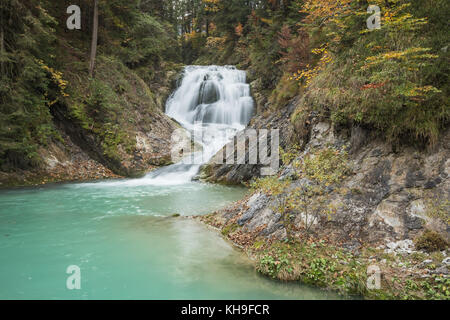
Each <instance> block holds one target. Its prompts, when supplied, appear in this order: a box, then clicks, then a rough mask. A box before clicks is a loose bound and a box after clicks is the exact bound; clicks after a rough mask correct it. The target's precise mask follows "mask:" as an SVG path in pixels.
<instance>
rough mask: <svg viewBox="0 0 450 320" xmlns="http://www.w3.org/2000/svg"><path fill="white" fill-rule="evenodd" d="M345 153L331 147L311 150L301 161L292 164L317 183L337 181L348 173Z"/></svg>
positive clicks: (326, 184)
mask: <svg viewBox="0 0 450 320" xmlns="http://www.w3.org/2000/svg"><path fill="white" fill-rule="evenodd" d="M347 157H348V156H347V153H346V152H344V151H339V150H335V149H333V148H324V149H320V150H311V151H310V152H309V153H308V155H306V157H305V158H304V159H303V161H300V162H297V163H295V164H294V166H295V168H296V169H297V170H298V172H300V173H302V174H304V175H306V176H307V177H308V178H309V179H311V180H313V181H316V182H317V183H320V184H323V185H324V186H329V185H331V184H336V183H339V182H340V181H341V180H342V179H343V178H345V175H346V174H348V173H349V167H348V164H347Z"/></svg>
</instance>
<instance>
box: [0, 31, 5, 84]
mask: <svg viewBox="0 0 450 320" xmlns="http://www.w3.org/2000/svg"><path fill="white" fill-rule="evenodd" d="M4 55H5V33H4V31H3V26H1V27H0V56H1V61H0V71H1V73H2V75H4V74H5V70H4V64H3V59H4Z"/></svg>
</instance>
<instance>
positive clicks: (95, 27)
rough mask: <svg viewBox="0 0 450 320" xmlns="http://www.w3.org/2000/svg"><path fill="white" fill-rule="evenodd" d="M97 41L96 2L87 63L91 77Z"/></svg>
mask: <svg viewBox="0 0 450 320" xmlns="http://www.w3.org/2000/svg"><path fill="white" fill-rule="evenodd" d="M97 40H98V0H95V2H94V25H93V27H92V44H91V60H90V63H89V76H91V77H92V76H93V74H94V67H95V56H96V55H97Z"/></svg>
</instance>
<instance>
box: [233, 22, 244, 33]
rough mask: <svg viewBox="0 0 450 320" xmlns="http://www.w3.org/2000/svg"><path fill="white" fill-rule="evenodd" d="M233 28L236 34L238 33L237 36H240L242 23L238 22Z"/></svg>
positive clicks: (242, 28) (242, 29)
mask: <svg viewBox="0 0 450 320" xmlns="http://www.w3.org/2000/svg"><path fill="white" fill-rule="evenodd" d="M234 30H235V32H236V35H238V36H239V37H242V34H243V31H244V27H243V26H242V23H240V22H239V24H238V25H237V26H236V28H235V29H234Z"/></svg>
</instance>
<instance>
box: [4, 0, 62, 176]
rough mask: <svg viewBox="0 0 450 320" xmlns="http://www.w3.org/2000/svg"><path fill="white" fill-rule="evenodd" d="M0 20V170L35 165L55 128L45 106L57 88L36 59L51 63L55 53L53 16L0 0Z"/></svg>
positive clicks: (28, 6) (30, 7)
mask: <svg viewBox="0 0 450 320" xmlns="http://www.w3.org/2000/svg"><path fill="white" fill-rule="evenodd" d="M0 20H1V21H2V24H1V31H2V32H3V35H4V43H3V44H2V45H3V47H4V51H3V52H1V53H0V65H1V69H2V70H1V76H0V169H1V170H12V169H13V168H22V169H26V168H28V167H31V166H37V165H39V164H40V158H39V155H38V153H37V149H38V146H39V144H45V143H46V142H47V140H48V139H49V138H50V137H52V136H54V132H55V130H54V128H53V125H52V122H51V116H50V110H49V108H50V106H51V101H52V100H54V98H55V96H58V95H60V93H59V89H58V87H57V86H55V85H54V83H53V81H52V80H53V79H52V75H51V74H50V73H49V72H48V70H46V69H44V68H43V67H42V66H45V62H44V61H42V60H40V59H45V61H48V62H51V61H52V60H53V58H54V57H53V56H52V55H51V44H52V43H53V41H54V39H55V36H54V29H53V28H54V26H55V20H54V19H53V18H52V17H50V16H49V15H48V13H47V12H46V11H45V10H44V9H42V8H41V7H35V6H33V5H29V4H28V3H26V2H19V1H14V0H7V1H2V3H1V5H0ZM4 22H5V23H4ZM38 57H39V59H38Z"/></svg>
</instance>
